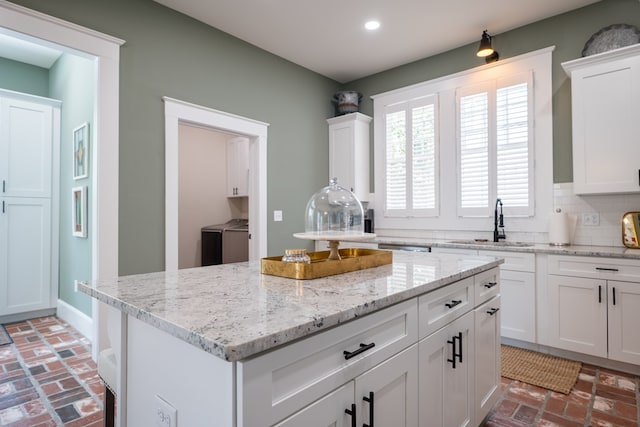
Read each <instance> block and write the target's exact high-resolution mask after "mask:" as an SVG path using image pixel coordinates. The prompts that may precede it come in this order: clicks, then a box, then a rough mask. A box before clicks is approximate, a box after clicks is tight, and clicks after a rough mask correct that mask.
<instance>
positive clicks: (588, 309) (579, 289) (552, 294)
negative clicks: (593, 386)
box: [542, 275, 607, 357]
mask: <svg viewBox="0 0 640 427" xmlns="http://www.w3.org/2000/svg"><path fill="white" fill-rule="evenodd" d="M606 284H607V283H606V281H605V280H598V279H586V278H582V277H569V276H556V275H549V276H548V281H547V287H548V292H549V301H548V303H547V304H548V313H547V314H548V319H549V345H550V346H552V347H557V348H563V349H565V350H571V351H577V352H579V353H585V354H591V355H593V356H599V357H607V289H606ZM542 303H543V304H544V302H542Z"/></svg>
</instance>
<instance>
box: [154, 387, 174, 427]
mask: <svg viewBox="0 0 640 427" xmlns="http://www.w3.org/2000/svg"><path fill="white" fill-rule="evenodd" d="M154 416H155V420H156V427H178V410H177V409H176V408H174V407H173V406H171V405H170V404H169V403H168V402H167V401H165V400H164V399H163V398H161V397H160V396H158V395H156V404H155V414H154Z"/></svg>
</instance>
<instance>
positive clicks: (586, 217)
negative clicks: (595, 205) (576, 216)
mask: <svg viewBox="0 0 640 427" xmlns="http://www.w3.org/2000/svg"><path fill="white" fill-rule="evenodd" d="M582 225H584V226H587V227H593V226H598V225H600V214H599V213H597V212H589V213H583V214H582Z"/></svg>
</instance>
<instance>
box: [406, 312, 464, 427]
mask: <svg viewBox="0 0 640 427" xmlns="http://www.w3.org/2000/svg"><path fill="white" fill-rule="evenodd" d="M473 328H474V320H473V312H470V313H467V314H465V315H464V316H462V317H460V318H459V319H457V320H455V321H453V322H452V323H450V324H448V325H447V326H445V327H443V328H442V329H439V330H438V331H437V332H434V333H433V334H431V335H429V336H428V337H427V338H424V339H423V340H422V341H420V343H419V354H420V358H419V361H418V363H419V368H418V371H419V379H418V383H419V396H420V405H419V420H420V426H421V427H462V426H472V425H473V423H474V420H473V418H474V415H473V414H474V411H475V406H474V403H473V381H474V379H473V372H474V351H473V348H472V347H471V346H472V345H473V343H472V342H471V343H470V342H469V336H472V335H473Z"/></svg>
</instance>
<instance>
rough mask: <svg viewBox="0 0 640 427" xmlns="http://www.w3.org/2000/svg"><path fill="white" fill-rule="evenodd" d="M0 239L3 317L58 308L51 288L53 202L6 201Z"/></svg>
mask: <svg viewBox="0 0 640 427" xmlns="http://www.w3.org/2000/svg"><path fill="white" fill-rule="evenodd" d="M0 236H2V238H0V295H1V297H0V315H10V314H16V313H23V312H28V311H34V310H41V309H47V308H51V307H55V305H56V299H57V297H58V295H57V289H54V288H52V286H51V280H52V279H51V277H52V264H51V200H50V199H48V198H37V197H32V198H28V197H6V198H4V199H3V200H2V211H1V212H0ZM54 291H56V292H55V294H54Z"/></svg>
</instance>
